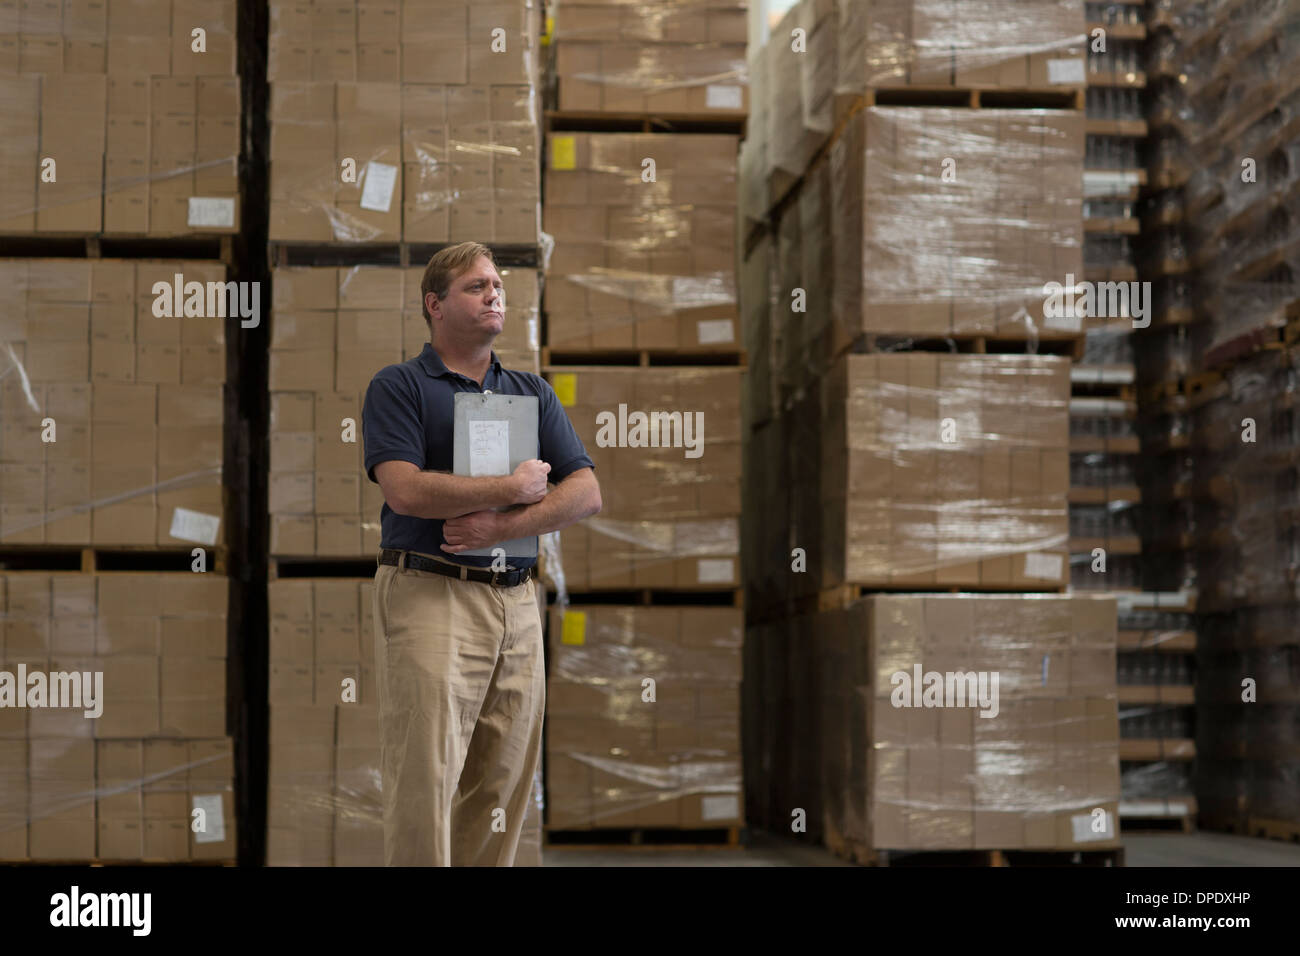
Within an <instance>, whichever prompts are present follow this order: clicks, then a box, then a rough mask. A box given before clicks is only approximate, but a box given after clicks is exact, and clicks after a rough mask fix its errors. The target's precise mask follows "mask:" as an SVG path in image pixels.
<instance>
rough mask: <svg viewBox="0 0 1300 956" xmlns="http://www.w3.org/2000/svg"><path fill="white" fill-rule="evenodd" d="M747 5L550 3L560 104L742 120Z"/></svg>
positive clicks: (708, 0) (580, 109) (638, 0)
mask: <svg viewBox="0 0 1300 956" xmlns="http://www.w3.org/2000/svg"><path fill="white" fill-rule="evenodd" d="M747 7H748V4H747V3H745V2H744V0H732V2H727V0H685V2H682V3H674V4H672V5H670V6H667V7H665V6H662V5H659V4H655V3H648V2H645V0H630V2H627V0H623V2H619V0H614V2H609V0H605V2H598V0H587V2H582V0H578V2H571V0H563V2H561V3H555V4H552V5H551V7H550V10H551V11H552V16H551V19H552V21H553V24H552V29H551V31H550V32H551V44H550V45H551V49H552V50H553V51H554V52H553V55H552V60H551V63H550V67H551V71H552V74H553V81H554V83H555V87H556V92H555V97H556V101H557V102H558V105H559V109H560V110H562V111H565V112H571V113H631V114H637V115H644V114H652V115H658V116H667V115H682V114H687V115H691V116H711V117H722V118H728V119H741V118H743V117H744V115H745V113H746V112H747V111H748V110H749V99H748V90H747V86H746V74H747V68H746V63H745V44H746V43H747V42H748V9H747Z"/></svg>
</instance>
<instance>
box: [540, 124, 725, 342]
mask: <svg viewBox="0 0 1300 956" xmlns="http://www.w3.org/2000/svg"><path fill="white" fill-rule="evenodd" d="M548 150H549V152H548V156H549V167H548V169H547V174H546V205H545V207H544V208H543V210H542V221H543V228H544V229H545V230H546V232H547V233H548V234H549V235H551V236H552V237H554V239H555V251H554V252H553V254H552V256H551V261H550V264H549V266H548V267H547V283H546V304H547V312H548V322H549V324H548V326H547V344H548V345H549V346H550V348H551V351H552V352H567V351H574V352H585V351H588V350H591V349H620V348H622V349H662V350H681V351H696V350H700V351H710V350H714V351H716V350H724V351H734V350H735V349H736V347H737V345H738V343H739V330H738V329H737V327H736V323H737V319H738V315H737V312H736V290H735V269H736V262H735V218H736V196H735V184H736V138H735V137H734V136H728V135H709V134H699V135H690V134H662V135H656V134H635V133H627V134H617V133H553V134H551V136H550V137H549V140H548ZM647 160H650V161H651V162H650V163H647ZM651 164H652V165H651ZM646 170H649V172H648V173H647V172H645V171H646ZM647 176H649V178H647Z"/></svg>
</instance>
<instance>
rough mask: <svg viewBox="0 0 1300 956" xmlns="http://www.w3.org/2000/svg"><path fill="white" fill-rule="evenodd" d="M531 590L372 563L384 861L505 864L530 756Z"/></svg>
mask: <svg viewBox="0 0 1300 956" xmlns="http://www.w3.org/2000/svg"><path fill="white" fill-rule="evenodd" d="M537 586H538V585H537V582H536V581H535V580H530V581H528V582H527V583H526V584H520V585H517V586H516V587H512V588H498V587H493V586H492V585H490V584H481V583H479V582H477V581H461V580H459V579H457V578H451V577H447V576H445V575H441V574H432V573H430V572H427V571H414V570H411V569H409V568H401V569H399V568H396V567H393V566H391V565H380V566H379V569H378V571H377V572H376V574H375V590H374V615H375V686H376V687H377V689H378V698H379V730H380V739H381V747H382V755H381V758H380V759H381V762H380V765H381V768H382V778H383V779H382V787H383V801H384V862H385V863H386V864H387V865H388V866H513V865H514V862H515V852H516V850H517V848H518V846H519V836H520V832H521V830H522V828H523V825H524V815H525V811H526V809H527V807H528V803H529V800H530V798H531V796H532V785H533V777H534V775H535V774H536V772H537V768H538V766H539V763H540V761H541V752H542V713H543V710H544V709H545V702H546V675H545V670H544V665H543V659H542V622H541V617H540V614H539V612H538V603H537V598H536V588H537ZM534 812H535V811H534Z"/></svg>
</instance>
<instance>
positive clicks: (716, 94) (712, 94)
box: [704, 83, 744, 110]
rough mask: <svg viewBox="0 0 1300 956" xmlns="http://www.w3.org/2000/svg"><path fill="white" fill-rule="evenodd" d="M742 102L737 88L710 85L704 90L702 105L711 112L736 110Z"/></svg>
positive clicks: (742, 99)
mask: <svg viewBox="0 0 1300 956" xmlns="http://www.w3.org/2000/svg"><path fill="white" fill-rule="evenodd" d="M743 102H744V98H743V96H742V95H741V92H740V87H738V86H721V85H718V84H715V83H710V84H709V85H708V86H706V87H705V88H704V105H705V106H707V107H708V108H709V109H711V110H738V109H740V107H741V104H742V103H743Z"/></svg>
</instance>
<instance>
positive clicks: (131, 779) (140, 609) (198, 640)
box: [0, 572, 235, 862]
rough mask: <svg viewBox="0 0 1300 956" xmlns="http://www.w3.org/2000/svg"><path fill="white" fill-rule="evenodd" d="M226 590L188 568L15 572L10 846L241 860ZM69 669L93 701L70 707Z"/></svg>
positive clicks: (111, 855) (6, 601) (6, 740)
mask: <svg viewBox="0 0 1300 956" xmlns="http://www.w3.org/2000/svg"><path fill="white" fill-rule="evenodd" d="M227 594H228V587H227V580H226V578H224V577H219V576H217V575H211V574H192V573H188V572H187V573H184V574H147V573H133V572H126V573H106V574H97V575H96V574H48V573H40V572H14V573H9V574H6V575H4V576H0V609H2V611H3V613H0V624H3V627H2V628H0V636H2V637H3V643H2V645H0V646H2V647H3V653H0V671H3V672H5V674H6V681H7V682H10V683H11V684H12V686H11V691H12V692H13V693H14V694H15V695H16V697H15V699H13V700H9V701H6V703H5V706H4V708H3V709H0V754H3V757H2V758H0V777H3V779H4V780H5V783H6V785H5V786H4V787H3V788H0V858H2V859H7V860H23V859H32V860H91V859H103V860H141V859H149V860H160V861H168V862H177V861H185V860H202V859H233V858H234V856H235V814H234V808H235V804H234V790H233V782H234V781H233V775H234V770H233V759H232V754H233V749H232V746H233V745H232V741H231V740H230V739H229V738H227V737H225V733H226V607H227ZM38 674H39V675H42V677H41V678H40V679H35V680H34V679H33V678H35V676H36V675H38ZM59 674H63V675H72V676H71V677H70V678H68V682H67V683H66V686H69V687H75V686H78V685H79V686H80V687H81V688H82V690H81V693H82V697H81V706H71V707H68V706H57V707H56V706H55V705H56V703H57V704H59V705H63V704H67V703H68V701H67V700H65V699H59V700H57V701H56V700H55V697H54V693H55V688H56V686H61V685H65V681H64V680H63V679H62V678H60V677H58V676H56V675H59ZM19 675H25V678H26V679H25V680H20V678H19ZM37 686H44V687H46V688H47V689H48V694H45V695H43V696H44V699H43V703H41V704H40V705H39V706H37V705H35V704H36V701H37V698H35V697H33V696H32V694H33V692H34V690H33V689H34V688H36V687H37ZM101 688H102V689H101ZM86 695H91V696H93V697H95V698H96V699H94V700H93V702H92V701H90V700H87V697H86ZM17 697H21V698H23V700H24V701H26V705H25V706H18V704H17ZM88 711H89V712H90V713H92V714H96V712H97V714H96V715H95V716H89V717H88V716H86V714H87V712H88ZM196 810H201V811H202V814H201V815H199V816H196V815H195V811H196ZM199 819H202V821H203V823H202V826H197V825H195V821H197V820H199Z"/></svg>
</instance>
